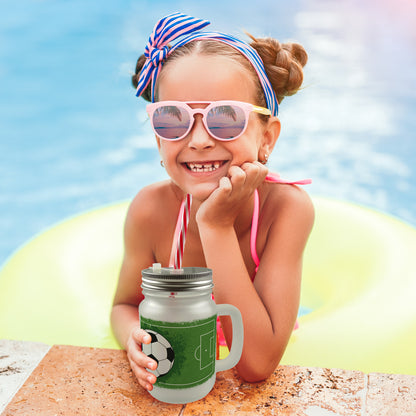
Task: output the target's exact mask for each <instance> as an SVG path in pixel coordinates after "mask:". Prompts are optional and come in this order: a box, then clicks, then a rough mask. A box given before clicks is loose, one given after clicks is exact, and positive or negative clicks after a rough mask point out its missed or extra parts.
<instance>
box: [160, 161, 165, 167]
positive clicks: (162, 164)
mask: <svg viewBox="0 0 416 416" xmlns="http://www.w3.org/2000/svg"><path fill="white" fill-rule="evenodd" d="M160 166H162V168H164V167H165V164H164V163H163V160H161V161H160Z"/></svg>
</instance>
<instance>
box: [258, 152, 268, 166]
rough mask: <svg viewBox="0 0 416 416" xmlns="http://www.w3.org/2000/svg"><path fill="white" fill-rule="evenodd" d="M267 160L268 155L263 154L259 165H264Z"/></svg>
mask: <svg viewBox="0 0 416 416" xmlns="http://www.w3.org/2000/svg"><path fill="white" fill-rule="evenodd" d="M268 158H269V155H268V154H267V153H265V154H264V159H263V160H262V161H261V162H260V163H263V165H265V164H266V163H267V159H268Z"/></svg>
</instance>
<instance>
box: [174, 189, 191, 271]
mask: <svg viewBox="0 0 416 416" xmlns="http://www.w3.org/2000/svg"><path fill="white" fill-rule="evenodd" d="M191 204H192V195H191V194H187V195H186V197H185V199H184V201H183V203H182V206H181V210H180V212H179V218H180V222H178V226H177V228H176V231H175V235H177V237H176V249H175V251H174V252H172V255H173V256H174V259H173V267H174V268H175V269H180V268H182V258H183V252H184V250H185V239H186V232H187V231H188V224H189V213H190V212H191ZM170 263H172V258H171V262H170ZM170 266H172V264H170Z"/></svg>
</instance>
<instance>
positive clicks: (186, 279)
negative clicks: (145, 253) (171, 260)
mask: <svg viewBox="0 0 416 416" xmlns="http://www.w3.org/2000/svg"><path fill="white" fill-rule="evenodd" d="M213 287H214V284H213V282H212V270H211V269H207V268H205V267H183V268H182V269H173V268H170V267H169V268H165V267H164V268H162V267H160V266H159V265H158V264H155V265H153V267H149V268H148V269H144V270H142V288H143V289H153V290H165V291H170V292H184V291H191V290H206V289H212V288H213Z"/></svg>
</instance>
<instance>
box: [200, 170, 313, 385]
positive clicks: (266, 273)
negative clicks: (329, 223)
mask: <svg viewBox="0 0 416 416" xmlns="http://www.w3.org/2000/svg"><path fill="white" fill-rule="evenodd" d="M250 169H251V168H250ZM250 169H249V170H246V174H247V176H249V175H251V172H250ZM230 183H231V187H228V195H229V196H230V197H231V195H232V192H233V189H234V188H235V189H238V187H239V186H240V185H239V181H237V182H234V184H233V178H232V177H231V181H230ZM241 183H243V182H241ZM244 183H245V182H244ZM278 186H279V185H278ZM283 186H284V187H285V188H284V190H283V192H282V196H281V197H280V199H279V200H280V202H279V210H278V212H276V214H275V216H274V218H273V219H272V221H271V222H270V227H269V229H268V232H267V239H266V242H265V246H264V250H263V253H262V255H261V256H260V257H261V263H260V267H259V269H258V272H257V275H256V278H255V281H254V284H253V283H252V281H251V278H250V275H249V273H248V271H247V268H246V264H245V262H244V259H243V256H242V253H241V249H240V245H239V241H238V238H237V235H236V232H235V229H234V226H233V224H227V223H226V222H221V221H220V220H218V221H212V219H213V218H212V217H211V218H209V217H208V216H207V215H203V213H202V214H201V215H200V216H199V218H198V226H199V232H200V236H201V241H202V245H203V249H204V255H205V258H206V262H207V266H208V267H210V268H212V269H213V270H214V271H215V272H214V284H215V286H214V294H215V300H216V302H217V303H230V304H232V305H234V306H236V307H237V308H238V309H239V310H240V312H241V314H242V317H243V323H244V331H245V332H244V348H243V354H242V357H241V360H240V362H239V364H238V365H237V369H238V371H239V373H240V375H241V376H242V377H243V378H244V379H246V380H247V381H253V382H254V381H259V380H263V379H265V378H267V377H268V376H269V375H270V374H271V373H272V372H273V371H274V370H275V368H276V366H277V365H278V363H279V362H280V359H281V357H282V355H283V353H284V350H285V348H286V345H287V342H288V340H289V337H290V334H291V333H292V330H293V327H294V324H295V321H296V315H297V311H298V306H299V296H300V281H301V272H302V254H303V250H304V247H305V245H306V241H307V239H308V236H309V233H310V231H311V228H312V224H313V218H314V213H313V207H312V204H311V202H310V199H309V197H308V196H307V194H306V193H305V192H303V191H302V190H301V189H299V188H297V187H294V186H286V185H283ZM224 193H225V192H224ZM224 204H226V198H225V199H223V200H222V206H223V210H222V211H223V212H224V211H225V212H228V211H227V210H225V209H224V207H225V206H226V205H224ZM233 204H235V203H233ZM220 205H221V204H220ZM201 206H202V205H201ZM210 211H211V212H213V210H212V206H211V210H210ZM207 212H208V210H207V211H206V213H207ZM224 253H226V255H225V254H224ZM222 322H223V328H224V333H225V336H226V339H227V341H231V327H230V323H229V321H228V320H227V319H223V320H222Z"/></svg>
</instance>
